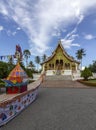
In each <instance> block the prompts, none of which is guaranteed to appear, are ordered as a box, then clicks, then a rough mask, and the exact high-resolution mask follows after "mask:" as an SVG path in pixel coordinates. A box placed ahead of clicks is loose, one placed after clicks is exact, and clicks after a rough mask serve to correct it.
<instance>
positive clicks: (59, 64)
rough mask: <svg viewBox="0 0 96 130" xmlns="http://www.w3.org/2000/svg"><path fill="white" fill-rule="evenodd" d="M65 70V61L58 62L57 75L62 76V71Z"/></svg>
mask: <svg viewBox="0 0 96 130" xmlns="http://www.w3.org/2000/svg"><path fill="white" fill-rule="evenodd" d="M62 69H63V60H56V70H57V72H56V75H61V70H62Z"/></svg>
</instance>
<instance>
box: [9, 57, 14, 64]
mask: <svg viewBox="0 0 96 130" xmlns="http://www.w3.org/2000/svg"><path fill="white" fill-rule="evenodd" d="M8 62H9V63H10V64H13V58H12V56H10V57H9V58H8Z"/></svg>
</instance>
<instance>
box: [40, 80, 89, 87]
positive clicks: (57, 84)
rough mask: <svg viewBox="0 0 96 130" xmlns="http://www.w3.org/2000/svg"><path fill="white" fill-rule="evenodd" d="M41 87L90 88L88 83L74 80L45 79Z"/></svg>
mask: <svg viewBox="0 0 96 130" xmlns="http://www.w3.org/2000/svg"><path fill="white" fill-rule="evenodd" d="M41 87H48V88H54V87H55V88H89V87H88V86H86V85H83V84H81V83H79V82H77V81H72V80H58V81H56V80H55V81H54V80H45V81H44V82H43V83H42V84H41Z"/></svg>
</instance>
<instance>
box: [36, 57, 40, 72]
mask: <svg viewBox="0 0 96 130" xmlns="http://www.w3.org/2000/svg"><path fill="white" fill-rule="evenodd" d="M35 62H36V63H37V70H38V65H39V64H40V57H39V56H36V57H35Z"/></svg>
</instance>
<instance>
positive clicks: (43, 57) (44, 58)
mask: <svg viewBox="0 0 96 130" xmlns="http://www.w3.org/2000/svg"><path fill="white" fill-rule="evenodd" d="M46 58H47V56H46V54H44V55H43V56H42V61H43V62H44V61H45V60H46Z"/></svg>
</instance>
